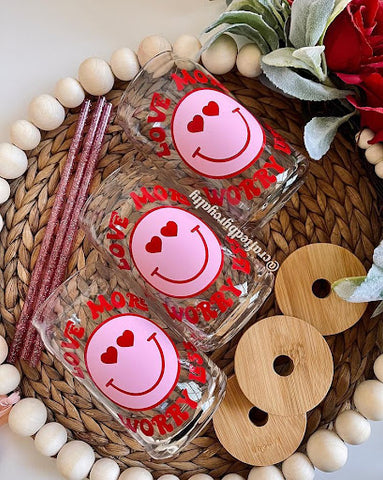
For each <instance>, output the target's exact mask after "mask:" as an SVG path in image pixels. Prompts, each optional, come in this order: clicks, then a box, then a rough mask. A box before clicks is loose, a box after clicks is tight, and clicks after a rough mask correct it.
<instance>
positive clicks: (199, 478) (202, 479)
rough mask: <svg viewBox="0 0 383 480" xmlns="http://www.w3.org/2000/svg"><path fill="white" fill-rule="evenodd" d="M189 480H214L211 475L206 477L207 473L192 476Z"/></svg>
mask: <svg viewBox="0 0 383 480" xmlns="http://www.w3.org/2000/svg"><path fill="white" fill-rule="evenodd" d="M189 480H214V479H213V477H212V476H211V475H208V474H207V473H196V474H195V475H192V476H191V477H190V478H189Z"/></svg>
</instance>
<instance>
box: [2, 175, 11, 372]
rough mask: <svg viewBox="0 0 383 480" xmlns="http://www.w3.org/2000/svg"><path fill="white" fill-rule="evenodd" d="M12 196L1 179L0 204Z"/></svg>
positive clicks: (7, 184)
mask: <svg viewBox="0 0 383 480" xmlns="http://www.w3.org/2000/svg"><path fill="white" fill-rule="evenodd" d="M10 194H11V187H10V186H9V183H8V182H7V181H6V180H4V178H1V177H0V203H4V202H6V201H7V200H8V198H9V196H10ZM0 357H1V353H0ZM0 363H1V362H0Z"/></svg>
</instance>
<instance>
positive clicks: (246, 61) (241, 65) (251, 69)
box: [236, 43, 262, 78]
mask: <svg viewBox="0 0 383 480" xmlns="http://www.w3.org/2000/svg"><path fill="white" fill-rule="evenodd" d="M261 57H262V52H261V51H260V50H259V48H258V46H257V45H256V44H255V43H248V44H247V45H244V46H243V47H242V48H241V50H240V51H239V53H238V55H237V61H236V63H237V68H238V71H239V73H240V74H241V75H243V76H244V77H248V78H255V77H258V76H259V75H260V74H261V73H262V67H261Z"/></svg>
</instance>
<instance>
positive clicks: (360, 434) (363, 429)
mask: <svg viewBox="0 0 383 480" xmlns="http://www.w3.org/2000/svg"><path fill="white" fill-rule="evenodd" d="M335 429H336V433H337V434H338V435H339V436H340V438H341V439H342V440H343V441H344V442H346V443H349V444H350V445H360V444H362V443H364V442H365V441H366V440H368V439H369V438H370V434H371V425H370V424H369V422H368V420H366V419H365V418H364V417H362V415H360V414H359V413H358V412H355V411H354V410H345V411H344V412H342V413H341V414H340V415H338V417H337V419H336V421H335Z"/></svg>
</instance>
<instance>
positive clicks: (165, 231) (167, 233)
mask: <svg viewBox="0 0 383 480" xmlns="http://www.w3.org/2000/svg"><path fill="white" fill-rule="evenodd" d="M177 232H178V227H177V224H176V222H172V221H170V222H168V223H167V224H166V225H165V226H164V227H162V228H161V234H162V235H163V236H164V237H176V236H177Z"/></svg>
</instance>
